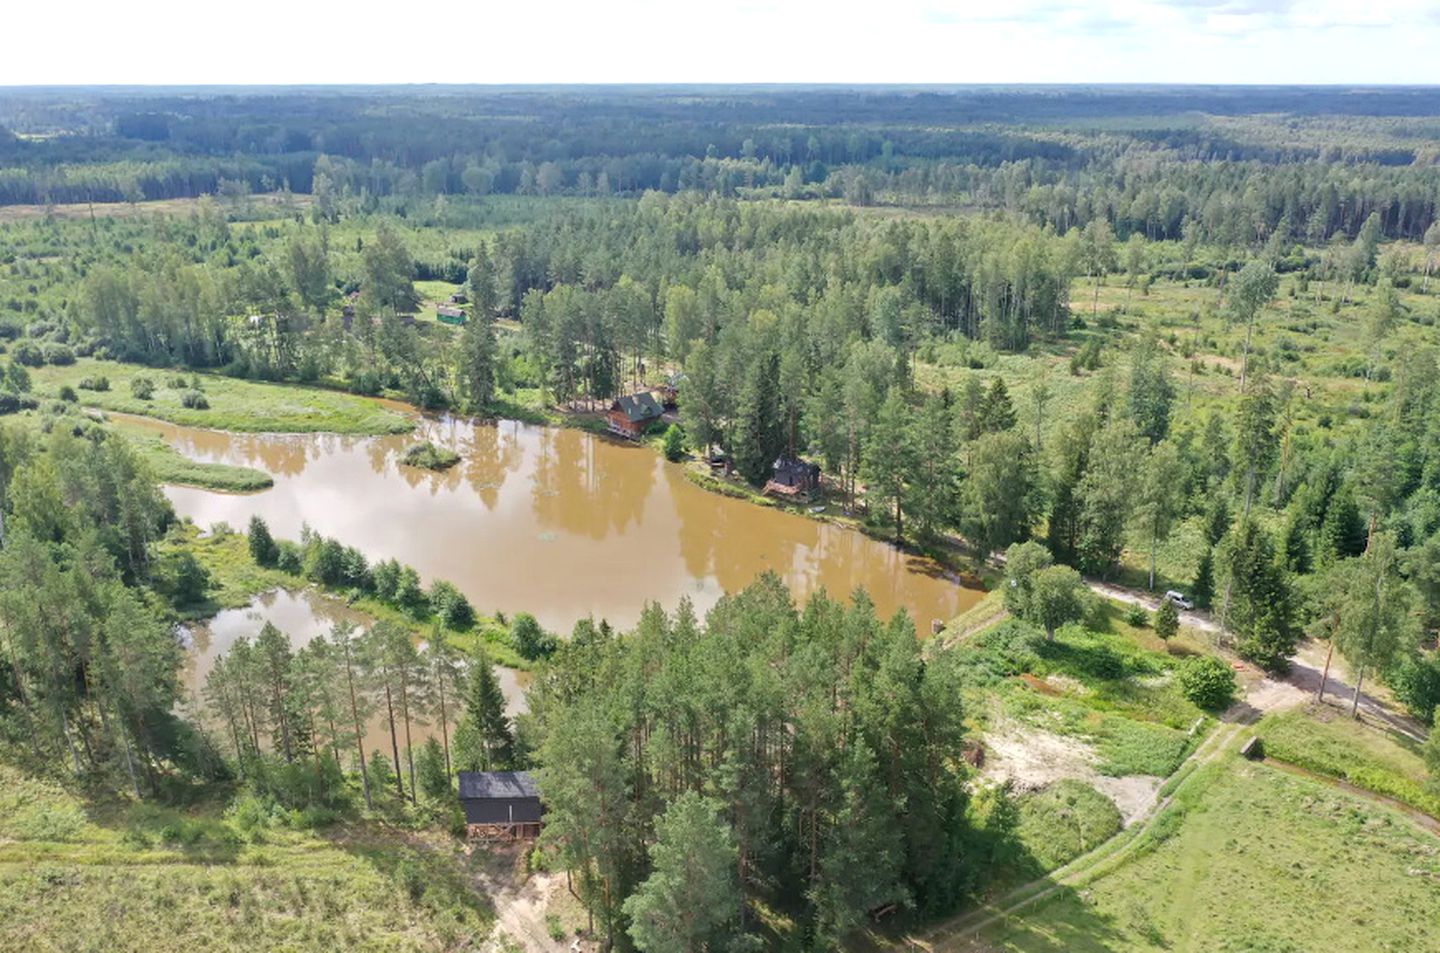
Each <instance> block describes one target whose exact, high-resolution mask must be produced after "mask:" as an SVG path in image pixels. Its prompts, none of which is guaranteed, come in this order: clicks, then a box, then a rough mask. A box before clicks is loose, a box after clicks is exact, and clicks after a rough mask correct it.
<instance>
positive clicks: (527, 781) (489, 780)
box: [460, 771, 540, 801]
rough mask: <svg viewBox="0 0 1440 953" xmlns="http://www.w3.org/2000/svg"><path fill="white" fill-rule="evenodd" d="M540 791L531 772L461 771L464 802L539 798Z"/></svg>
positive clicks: (461, 788)
mask: <svg viewBox="0 0 1440 953" xmlns="http://www.w3.org/2000/svg"><path fill="white" fill-rule="evenodd" d="M539 796H540V789H539V788H537V787H536V786H535V779H534V778H533V777H531V775H530V772H529V771H461V772H460V799H461V800H462V801H470V800H477V801H492V800H502V799H505V798H530V797H533V798H538V797H539Z"/></svg>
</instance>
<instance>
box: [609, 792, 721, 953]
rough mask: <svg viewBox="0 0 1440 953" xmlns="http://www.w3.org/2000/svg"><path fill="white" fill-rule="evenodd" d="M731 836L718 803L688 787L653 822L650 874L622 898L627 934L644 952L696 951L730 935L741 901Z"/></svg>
mask: <svg viewBox="0 0 1440 953" xmlns="http://www.w3.org/2000/svg"><path fill="white" fill-rule="evenodd" d="M736 859H737V855H736V848H735V838H734V835H733V834H732V833H731V831H730V828H729V827H728V826H727V825H726V824H725V823H724V822H723V821H722V820H721V819H720V816H719V807H718V805H717V804H715V803H714V802H713V801H711V800H709V799H707V798H703V797H701V796H700V795H698V794H696V793H695V792H693V791H687V792H685V793H684V794H682V795H680V796H679V797H678V798H676V799H675V800H674V801H672V802H670V804H669V806H668V807H666V809H665V813H664V814H662V815H661V816H660V817H659V818H658V819H657V820H656V822H655V842H654V843H653V844H651V845H650V875H649V876H648V877H647V878H646V879H645V880H644V881H643V882H642V883H641V884H640V885H639V886H638V887H636V888H635V892H634V893H633V894H631V895H630V897H629V898H627V899H626V901H625V908H624V909H625V915H626V916H627V917H628V918H629V919H630V929H629V933H630V937H631V939H633V940H634V941H635V944H636V946H637V947H639V948H640V949H642V950H645V951H647V953H695V951H700V950H707V949H713V948H715V947H716V946H717V945H718V944H719V943H720V941H722V940H723V939H727V938H730V937H733V936H734V933H735V931H734V929H733V925H734V923H735V919H736V912H737V910H738V908H739V906H740V886H739V884H738V883H737V882H736V877H735V865H736Z"/></svg>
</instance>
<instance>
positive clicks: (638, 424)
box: [606, 391, 665, 440]
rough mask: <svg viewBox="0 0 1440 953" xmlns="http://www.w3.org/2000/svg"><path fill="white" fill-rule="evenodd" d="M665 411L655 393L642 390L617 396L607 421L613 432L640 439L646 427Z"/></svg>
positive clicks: (632, 438)
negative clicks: (637, 392)
mask: <svg viewBox="0 0 1440 953" xmlns="http://www.w3.org/2000/svg"><path fill="white" fill-rule="evenodd" d="M664 413H665V408H664V407H662V406H661V404H660V401H658V400H656V399H655V395H654V394H651V393H649V392H645V391H642V392H641V393H639V394H626V395H625V396H624V397H620V398H617V399H616V400H615V402H614V403H613V404H611V405H610V412H609V414H607V415H606V421H607V423H608V424H609V426H610V432H611V433H613V434H619V435H620V436H622V437H628V438H629V439H631V440H639V439H640V436H641V434H643V433H644V432H645V428H646V427H648V426H650V423H651V422H652V421H655V420H659V419H660V417H661V416H663V415H664Z"/></svg>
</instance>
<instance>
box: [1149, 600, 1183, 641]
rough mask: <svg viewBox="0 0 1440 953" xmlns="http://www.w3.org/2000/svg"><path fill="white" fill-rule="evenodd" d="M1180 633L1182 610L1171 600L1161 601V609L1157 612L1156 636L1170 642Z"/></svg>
mask: <svg viewBox="0 0 1440 953" xmlns="http://www.w3.org/2000/svg"><path fill="white" fill-rule="evenodd" d="M1179 631H1180V610H1179V609H1177V608H1175V603H1173V602H1171V601H1170V600H1169V599H1165V600H1163V601H1161V603H1160V608H1158V609H1156V610H1155V634H1156V635H1158V636H1159V637H1160V638H1162V639H1164V640H1165V641H1167V642H1168V641H1170V640H1171V639H1173V638H1174V637H1175V633H1177V632H1179Z"/></svg>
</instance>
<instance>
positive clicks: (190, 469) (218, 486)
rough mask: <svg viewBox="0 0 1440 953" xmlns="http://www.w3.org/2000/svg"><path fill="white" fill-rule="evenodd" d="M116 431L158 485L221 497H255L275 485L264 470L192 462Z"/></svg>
mask: <svg viewBox="0 0 1440 953" xmlns="http://www.w3.org/2000/svg"><path fill="white" fill-rule="evenodd" d="M116 429H118V430H119V431H120V432H121V434H123V435H124V437H125V439H126V440H128V441H129V442H130V445H131V446H132V447H134V448H135V450H136V451H137V452H138V453H139V454H140V456H141V457H143V458H144V459H145V462H146V463H147V464H149V466H150V469H151V471H152V472H153V473H154V474H155V479H157V480H159V481H160V482H161V483H173V484H178V485H181V486H198V487H202V488H203V489H207V490H219V491H221V492H223V493H254V492H257V491H259V490H267V489H269V488H270V487H272V486H274V485H275V479H274V478H273V477H271V476H270V474H268V473H266V472H264V471H263V470H257V469H255V468H254V467H237V466H230V465H229V464H224V463H202V462H200V461H198V460H191V459H190V458H189V457H187V456H185V455H184V454H183V453H181V452H180V451H178V450H176V449H175V448H174V447H172V446H170V445H169V444H168V443H166V442H165V441H164V440H162V439H160V438H159V437H157V436H154V435H153V434H147V433H143V432H141V431H139V430H136V429H133V428H126V427H125V426H124V425H123V424H120V425H117V427H116Z"/></svg>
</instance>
